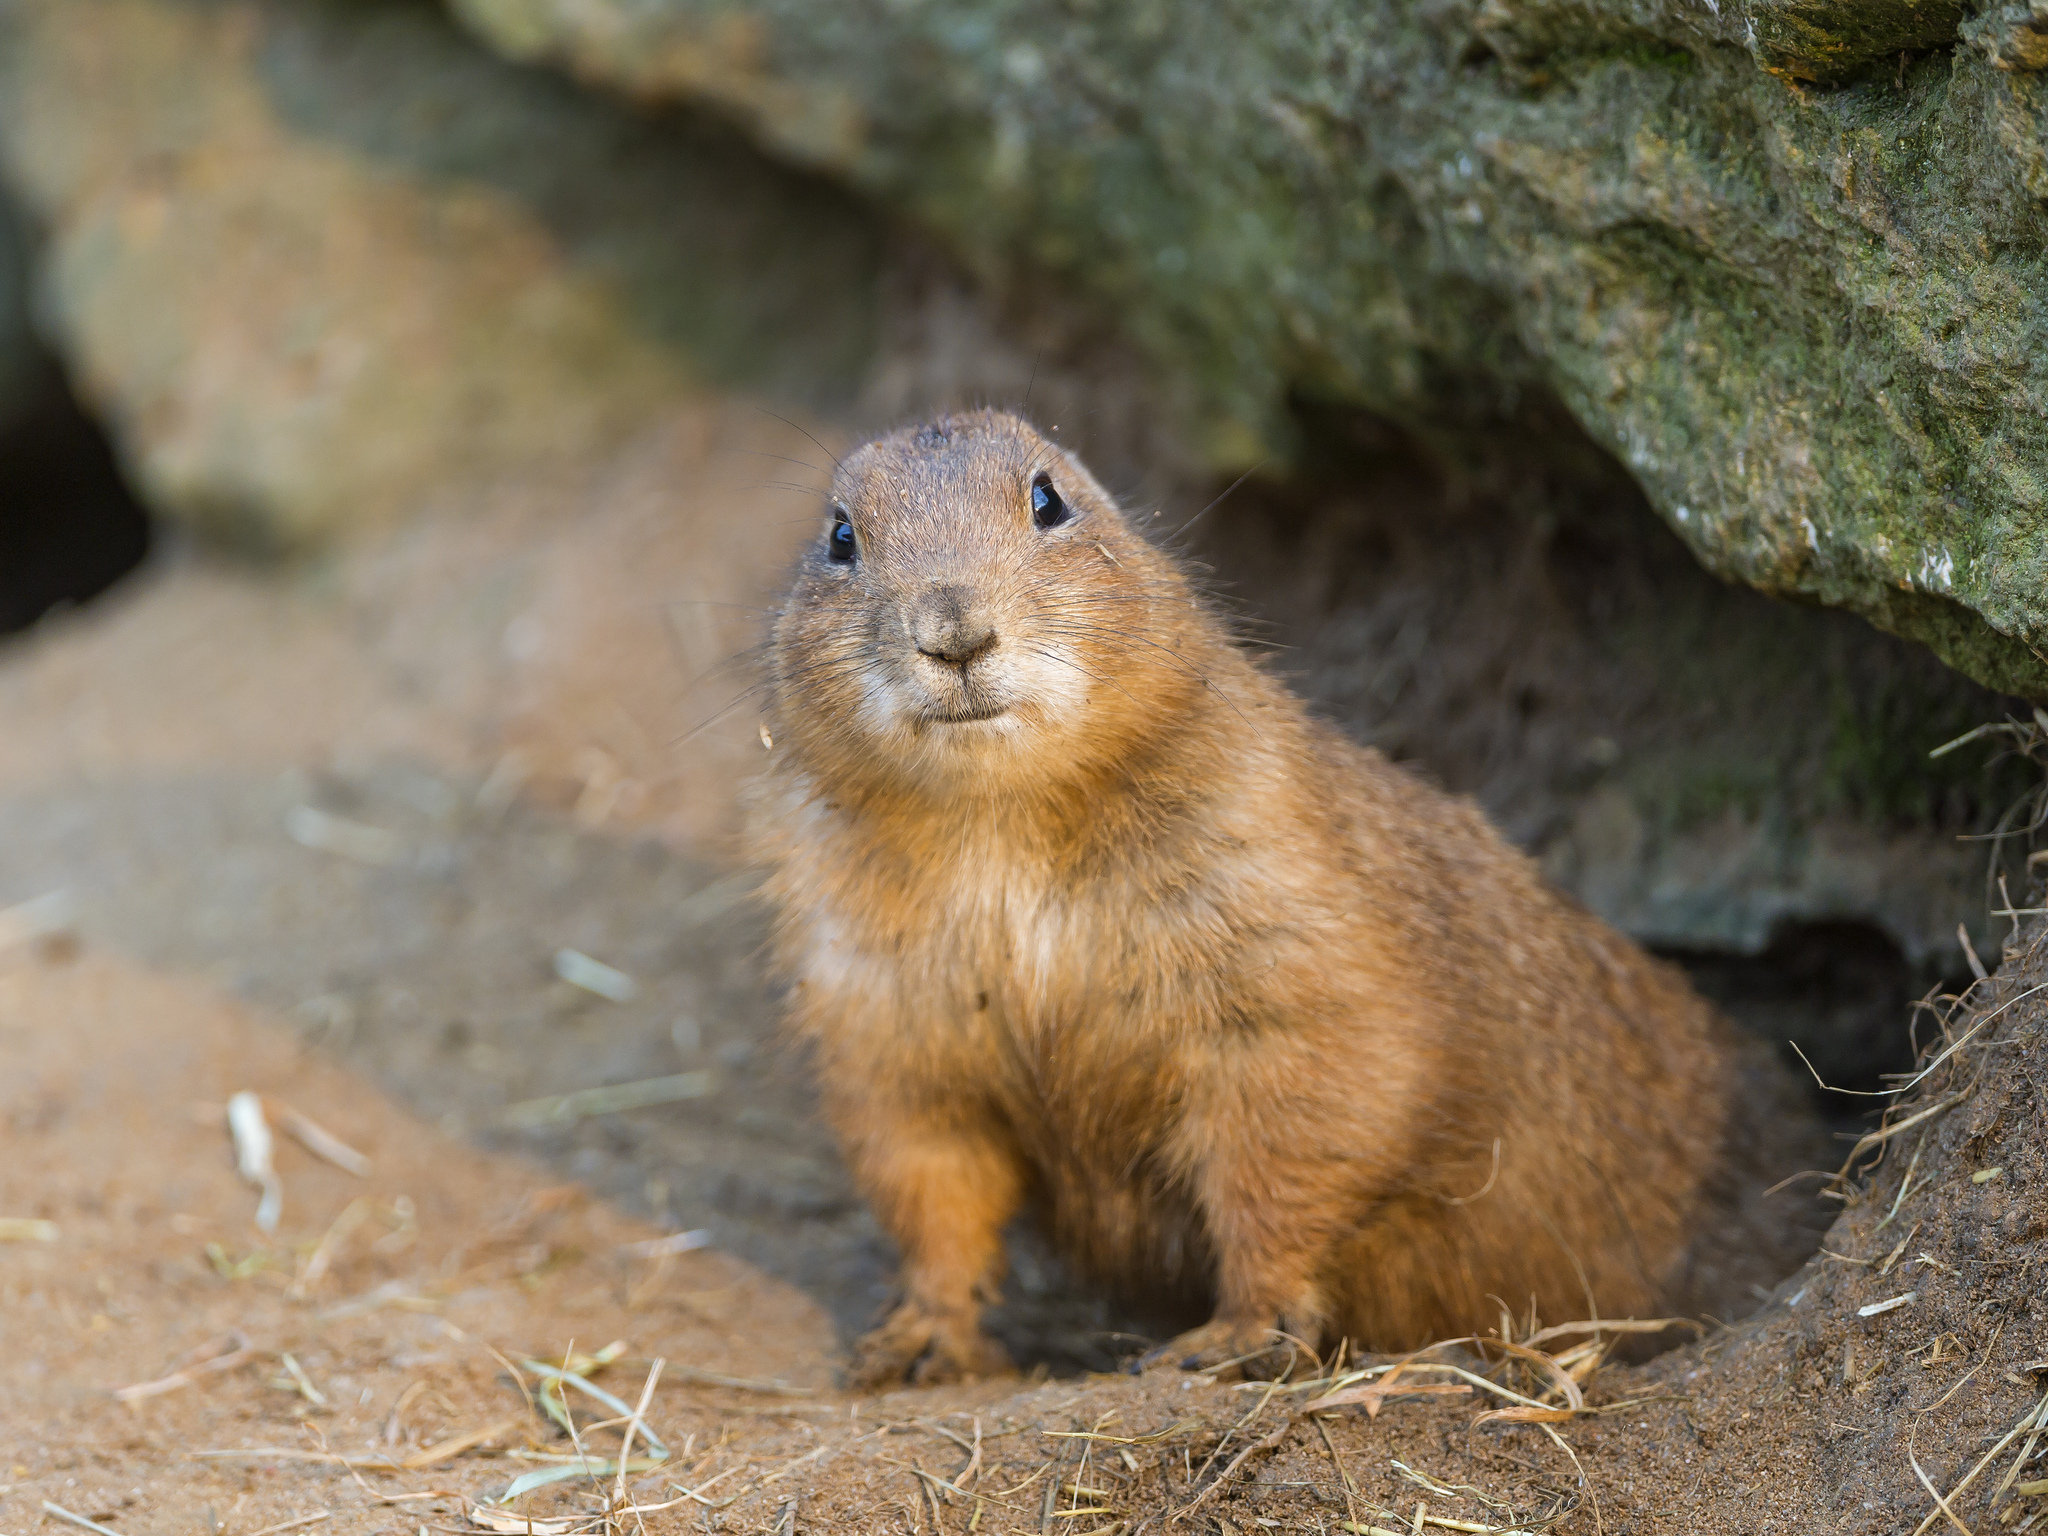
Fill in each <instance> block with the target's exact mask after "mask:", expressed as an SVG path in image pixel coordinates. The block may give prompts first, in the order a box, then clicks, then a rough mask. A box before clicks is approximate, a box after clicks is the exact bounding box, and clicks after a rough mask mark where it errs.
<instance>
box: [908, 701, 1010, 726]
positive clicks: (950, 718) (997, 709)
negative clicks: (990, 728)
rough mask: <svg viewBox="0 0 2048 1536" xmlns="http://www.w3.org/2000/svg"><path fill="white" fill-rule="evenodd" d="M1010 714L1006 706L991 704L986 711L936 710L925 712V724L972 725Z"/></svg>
mask: <svg viewBox="0 0 2048 1536" xmlns="http://www.w3.org/2000/svg"><path fill="white" fill-rule="evenodd" d="M1009 712H1010V710H1009V706H1008V705H1006V704H991V705H989V706H988V707H986V708H984V709H963V710H957V711H945V710H936V709H934V710H927V711H926V712H925V715H924V723H925V724H926V725H971V724H973V723H974V722H975V721H977V720H993V719H995V718H996V717H997V716H998V715H1006V714H1008V713H1009Z"/></svg>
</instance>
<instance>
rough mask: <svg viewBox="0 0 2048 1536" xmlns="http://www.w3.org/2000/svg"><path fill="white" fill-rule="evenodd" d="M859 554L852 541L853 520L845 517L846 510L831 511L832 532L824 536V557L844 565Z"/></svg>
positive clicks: (837, 508)
mask: <svg viewBox="0 0 2048 1536" xmlns="http://www.w3.org/2000/svg"><path fill="white" fill-rule="evenodd" d="M859 552H860V549H859V546H858V545H856V544H855V543H854V541H853V519H852V518H850V517H848V516H847V515H846V508H844V507H834V508H833V509H832V531H831V532H830V533H828V534H826V535H825V555H826V558H828V559H830V560H835V561H837V562H839V563H840V564H842V565H843V564H845V563H847V562H848V561H850V560H852V559H853V557H854V556H855V555H856V554H858V553H859Z"/></svg>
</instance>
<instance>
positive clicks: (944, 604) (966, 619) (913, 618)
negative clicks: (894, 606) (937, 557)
mask: <svg viewBox="0 0 2048 1536" xmlns="http://www.w3.org/2000/svg"><path fill="white" fill-rule="evenodd" d="M910 637H911V639H912V640H914V641H915V642H916V643H917V648H918V650H920V651H922V652H923V653H924V654H925V655H927V656H929V657H931V658H932V660H934V661H944V662H949V663H951V664H952V665H953V666H956V667H964V666H966V665H967V663H968V662H970V661H972V660H974V658H975V657H977V656H979V655H980V654H981V653H982V652H983V651H985V650H987V649H988V648H989V647H990V646H992V645H994V644H995V643H996V627H995V624H994V623H993V622H992V621H991V620H990V618H989V616H988V614H987V613H986V612H985V611H984V610H983V608H982V605H981V604H980V603H979V602H977V601H976V600H975V595H974V593H973V591H972V590H971V589H969V588H967V587H963V586H958V585H951V584H949V585H945V586H937V587H932V588H930V589H928V590H927V591H925V592H923V593H921V594H919V596H918V598H917V600H916V601H915V602H914V603H912V604H911V605H910Z"/></svg>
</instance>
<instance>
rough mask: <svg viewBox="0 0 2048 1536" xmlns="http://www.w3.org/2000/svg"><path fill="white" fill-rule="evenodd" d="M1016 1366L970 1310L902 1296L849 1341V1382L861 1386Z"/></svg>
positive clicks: (925, 1381) (970, 1376)
mask: <svg viewBox="0 0 2048 1536" xmlns="http://www.w3.org/2000/svg"><path fill="white" fill-rule="evenodd" d="M1015 1369H1016V1367H1015V1366H1013V1365H1012V1364H1011V1363H1010V1355H1009V1351H1007V1350H1005V1349H1004V1348H1003V1346H1002V1345H1000V1344H998V1343H997V1342H996V1341H995V1340H994V1339H992V1338H990V1337H989V1336H988V1335H987V1334H985V1333H983V1332H982V1331H981V1325H980V1324H979V1323H978V1322H976V1321H975V1319H974V1318H973V1317H971V1316H961V1315H958V1314H953V1313H941V1312H931V1311H927V1310H925V1309H924V1308H922V1307H920V1306H918V1305H917V1304H916V1303H915V1302H909V1301H906V1302H904V1303H903V1304H902V1305H901V1306H899V1307H898V1308H897V1309H896V1310H895V1311H894V1312H891V1313H890V1314H889V1316H888V1317H887V1318H885V1319H884V1320H883V1321H882V1323H881V1325H880V1326H879V1327H876V1328H873V1329H870V1330H869V1331H868V1332H867V1333H865V1334H863V1335H862V1336H861V1338H860V1341H859V1342H858V1343H856V1344H855V1345H854V1346H853V1363H852V1365H851V1367H850V1368H849V1369H848V1371H847V1377H848V1382H849V1384H850V1385H852V1386H854V1387H856V1388H860V1389H863V1390H867V1391H880V1390H882V1389H884V1388H888V1387H895V1386H901V1385H902V1384H903V1383H904V1382H905V1381H909V1382H912V1383H914V1384H916V1385H918V1386H921V1387H928V1386H938V1385H940V1384H941V1383H943V1382H949V1381H975V1380H978V1379H980V1378H982V1377H987V1376H1007V1375H1009V1374H1010V1373H1011V1372H1012V1371H1013V1370H1015Z"/></svg>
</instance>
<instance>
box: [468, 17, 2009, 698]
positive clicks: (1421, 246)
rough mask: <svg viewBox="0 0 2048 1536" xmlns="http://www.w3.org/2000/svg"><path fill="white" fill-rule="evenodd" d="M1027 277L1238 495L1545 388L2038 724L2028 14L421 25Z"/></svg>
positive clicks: (1706, 542)
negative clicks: (467, 35) (698, 128)
mask: <svg viewBox="0 0 2048 1536" xmlns="http://www.w3.org/2000/svg"><path fill="white" fill-rule="evenodd" d="M451 3H452V4H453V6H454V8H455V10H456V12H457V13H458V14H459V15H460V16H461V17H462V18H463V19H464V20H465V21H466V22H467V23H468V24H469V25H470V26H471V27H472V28H474V29H475V30H476V31H477V32H478V34H479V35H481V36H483V37H485V38H486V39H488V40H489V41H490V42H491V43H492V44H493V45H494V46H496V47H498V48H499V49H501V50H502V51H504V52H505V53H507V54H508V55H510V56H512V57H515V58H520V59H552V60H556V61H559V62H561V63H563V64H565V65H566V66H567V67H569V68H570V69H572V70H573V71H574V72H575V73H576V74H577V75H578V76H579V77H581V78H583V79H585V80H590V81H601V82H604V83H607V84H609V85H611V86H614V87H616V88H618V89H620V90H623V91H626V92H629V93H631V94H633V95H634V96H636V97H640V98H652V99H671V98H688V99H691V100H697V101H702V102H707V103H710V104H713V105H714V106H716V107H717V108H718V109H720V110H721V111H723V112H724V113H725V114H726V115H727V116H729V117H730V118H731V119H732V120H734V121H736V122H738V123H740V124H742V125H743V126H744V127H745V128H746V129H747V131H748V132H749V133H751V134H752V135H753V137H754V138H755V139H756V140H757V141H758V142H760V143H762V144H763V145H766V146H767V147H769V148H770V149H771V150H773V151H775V152H776V153H778V154H779V155H782V156H784V157H786V158H788V159H790V160H793V161H796V162H799V163H802V164H806V165H810V166H814V167H818V168H821V169H824V170H826V171H829V172H830V173H832V174H834V175H837V176H840V177H843V178H845V179H846V180H848V181H850V182H851V183H853V184H856V185H858V186H860V187H862V188H864V189H866V190H867V191H869V192H870V193H873V194H875V195H878V196H879V197H881V198H883V199H886V200H887V201H888V202H889V203H890V204H892V205H893V206H894V207H896V208H898V209H900V210H902V211H904V212H905V213H907V214H909V215H910V216H912V217H913V218H914V219H916V220H918V221H920V222H922V223H923V224H925V225H928V226H930V227H932V228H934V229H936V230H939V231H941V232H942V233H943V234H944V235H945V236H946V237H947V239H948V240H950V242H951V243H952V245H953V246H954V247H955V248H956V249H957V250H958V251H960V252H961V253H962V254H963V255H964V256H965V257H966V259H967V260H968V261H969V262H970V264H972V265H973V266H974V267H976V268H977V269H978V270H980V271H981V272H983V273H985V274H988V275H991V276H993V277H995V278H996V279H997V280H998V281H1001V280H1003V279H1004V278H1005V277H1006V276H1007V275H1008V274H1011V273H1014V272H1016V271H1018V270H1020V269H1032V270H1038V271H1045V270H1050V271H1052V272H1054V273H1056V274H1058V276H1059V277H1060V278H1061V279H1063V280H1064V281H1065V282H1066V283H1067V284H1068V285H1069V286H1071V287H1072V288H1074V289H1078V290H1081V291H1085V292H1087V293H1090V294H1092V295H1093V296H1094V297H1095V298H1096V299H1097V300H1098V301H1100V303H1101V304H1102V306H1103V309H1104V312H1105V313H1108V314H1114V316H1115V317H1116V323H1117V324H1118V325H1119V326H1120V327H1121V328H1122V329H1123V330H1124V331H1125V332H1126V333H1128V334H1129V335H1130V336H1132V337H1134V338H1136V339H1137V341H1138V342H1139V343H1141V344H1142V345H1143V347H1144V348H1145V349H1146V350H1147V351H1148V352H1149V353H1150V355H1151V356H1152V357H1153V358H1154V360H1155V363H1156V369H1157V373H1158V375H1159V377H1160V378H1161V379H1163V380H1165V381H1168V383H1169V385H1170V386H1171V387H1172V390H1173V391H1174V392H1177V393H1178V395H1179V397H1180V400H1181V404H1182V406H1183V408H1184V409H1185V410H1186V412H1187V413H1188V416H1189V419H1191V420H1193V421H1194V422H1196V423H1197V424H1198V430H1197V432H1196V434H1195V435H1196V436H1197V438H1198V439H1199V440H1200V441H1201V442H1202V443H1204V444H1205V445H1206V448H1207V450H1208V452H1209V453H1210V454H1211V456H1212V457H1213V458H1214V459H1215V460H1216V461H1217V462H1218V463H1219V464H1226V465H1235V464H1241V463H1245V462H1249V461H1251V460H1254V459H1256V458H1258V457H1260V456H1262V455H1264V454H1267V453H1269V452H1273V451H1275V449H1276V448H1277V449H1279V450H1280V451H1283V452H1284V451H1285V450H1286V449H1287V447H1288V437H1289V432H1290V426H1289V418H1288V415H1287V406H1288V402H1289V401H1290V399H1300V398H1304V397H1306V398H1320V399H1325V400H1337V401H1343V402H1348V403H1351V404H1355V405H1358V406H1362V407H1366V408H1369V409H1371V410H1373V411H1376V412H1380V413H1383V414H1386V415H1389V416H1392V417H1395V418H1396V419H1399V420H1401V421H1404V422H1406V423H1409V424H1411V425H1413V426H1415V427H1418V428H1423V429H1428V430H1432V431H1436V432H1440V433H1442V432H1448V431H1451V430H1454V429H1461V428H1471V427H1482V428H1483V427H1484V426H1485V425H1486V424H1487V423H1489V422H1490V421H1493V420H1496V419H1498V418H1501V417H1506V416H1513V415H1514V414H1516V411H1517V402H1518V400H1522V399H1526V398H1528V397H1529V395H1530V394H1531V393H1532V392H1536V393H1545V394H1551V395H1554V396H1556V397H1557V398H1560V399H1561V400H1562V401H1563V402H1564V403H1565V405H1566V406H1567V407H1568V408H1569V410H1570V411H1571V412H1572V414H1573V415H1574V416H1576V418H1577V419H1578V421H1579V422H1581V423H1582V424H1583V425H1584V426H1585V428H1586V429H1587V430H1588V431H1589V432H1590V433H1591V435H1592V436H1593V437H1594V438H1595V439H1596V440H1597V441H1598V442H1599V443H1601V444H1602V445H1604V446H1605V447H1606V448H1607V449H1608V450H1609V451H1611V452H1612V453H1613V454H1614V455H1615V456H1616V457H1617V458H1619V459H1620V460H1621V461H1622V462H1623V463H1624V464H1626V465H1627V466H1628V468H1629V470H1630V472H1631V473H1632V474H1633V475H1634V476H1635V477H1636V479H1637V480H1638V481H1639V482H1640V483H1641V485H1642V486H1643V487H1644V489H1645V490H1646V491H1647V492H1648V494H1649V496H1650V499H1651V501H1652V502H1653V504H1654V505H1655V507H1656V508H1657V510H1658V511H1659V513H1660V514H1661V515H1662V516H1663V517H1664V518H1665V519H1666V520H1667V521H1668V522H1669V523H1670V525H1671V526H1672V527H1673V528H1674V529H1675V530H1676V531H1677V532H1678V533H1679V535H1680V536H1681V537H1682V538H1683V539H1684V540H1685V541H1686V543H1687V544H1688V545H1689V546H1690V547H1691V548H1692V550H1693V552H1694V553H1695V554H1696V555H1697V556H1698V557H1699V558H1700V560H1701V561H1703V562H1704V563H1705V564H1706V565H1707V566H1708V568H1709V569H1711V570H1713V571H1715V572H1717V573H1719V574H1721V575H1724V576H1726V577H1729V578H1732V579H1736V580H1740V581H1744V582H1747V583H1749V584H1751V585H1753V586H1755V587H1758V588H1760V589H1762V590H1763V591H1765V592H1769V593H1772V594H1775V595H1778V596H1782V597H1790V598H1798V599H1803V600H1807V601H1816V602H1821V603H1826V604H1830V605H1835V606H1840V607H1845V608H1849V609H1852V610H1854V611H1855V612H1857V613H1860V614H1863V615H1864V616H1865V617H1867V618H1869V619H1870V620H1871V621H1873V622H1874V623H1876V624H1878V625H1880V626H1881V627H1883V628H1886V629H1889V630H1892V631H1893V632H1895V633H1898V634H1901V635H1905V636H1909V637H1911V638H1914V639H1917V640H1920V641H1922V642H1924V643H1926V644H1927V645H1929V646H1931V647H1933V648H1934V650H1935V651H1936V652H1938V653H1939V654H1940V655H1941V656H1942V657H1943V658H1945V659H1946V660H1947V661H1949V662H1950V663H1951V664H1953V665H1954V666H1956V667H1959V668H1961V669H1962V670H1963V671H1966V672H1968V673H1970V674H1972V675H1973V676H1975V677H1977V678H1979V679H1980V680H1982V681H1984V682H1987V683H1989V684H1992V685H1993V686H1996V687H1999V688H2003V689H2006V690H2008V691H2014V692H2020V693H2024V694H2029V695H2031V696H2033V697H2034V698H2036V699H2048V431H2044V430H2043V428H2044V425H2048V336H2044V319H2048V238H2044V236H2048V210H2044V207H2043V199H2044V197H2048V133H2044V111H2043V103H2044V97H2043V91H2044V85H2043V80H2042V77H2041V76H2040V75H2038V74H2036V73H2033V71H2035V70H2037V69H2039V68H2040V67H2041V66H2042V64H2043V63H2044V62H2048V10H2044V8H2043V7H2042V5H2041V4H2040V3H2039V0H2017V3H2000V4H1995V5H1990V6H1984V5H1980V4H1974V3H1962V0H1375V3H1370V4H1361V5H1355V6H1331V5H1328V4H1324V3H1320V0H1250V3H1246V4H1241V5H1231V6H1214V5H1199V6H1173V5H1168V4H1164V3H1160V0H1132V3H1127V4H1104V3H1101V0H1013V3H1008V4H1004V5H1000V6H999V5H996V4H993V3H990V0H926V3H920V4H910V5H906V4H902V3H900V0H829V3H825V0H451Z"/></svg>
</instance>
